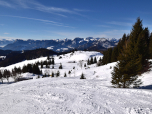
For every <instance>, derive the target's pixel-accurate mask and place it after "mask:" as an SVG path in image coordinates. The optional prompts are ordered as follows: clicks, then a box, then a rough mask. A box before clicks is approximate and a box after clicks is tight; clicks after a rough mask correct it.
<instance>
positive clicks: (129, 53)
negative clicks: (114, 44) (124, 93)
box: [111, 18, 150, 88]
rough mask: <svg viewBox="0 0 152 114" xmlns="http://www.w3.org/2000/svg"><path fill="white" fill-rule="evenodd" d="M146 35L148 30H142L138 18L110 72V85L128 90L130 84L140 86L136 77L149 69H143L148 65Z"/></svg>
mask: <svg viewBox="0 0 152 114" xmlns="http://www.w3.org/2000/svg"><path fill="white" fill-rule="evenodd" d="M147 33H148V29H147V28H145V29H143V28H142V21H141V20H140V18H138V19H137V22H136V23H135V25H134V26H133V29H132V31H131V34H130V37H129V39H128V40H127V42H126V43H125V45H124V47H123V51H122V52H121V53H120V54H119V57H118V59H119V61H118V62H117V65H116V66H115V67H114V70H113V72H112V81H111V83H112V84H113V85H114V86H115V87H123V88H128V87H130V85H132V84H133V85H135V86H139V85H140V84H141V82H140V80H138V75H139V74H141V73H143V72H145V71H148V70H149V68H150V67H149V68H146V69H145V67H146V66H149V65H150V63H149V62H148V60H147V57H148V52H147V51H146V50H147V48H148V46H147V45H148V44H147V39H148V37H147ZM144 50H145V52H144ZM143 69H144V71H143Z"/></svg>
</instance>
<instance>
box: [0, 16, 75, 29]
mask: <svg viewBox="0 0 152 114" xmlns="http://www.w3.org/2000/svg"><path fill="white" fill-rule="evenodd" d="M0 16H7V17H15V18H22V19H29V20H36V21H41V22H44V23H46V24H52V25H55V26H63V27H69V28H74V27H71V26H68V25H64V24H63V23H59V22H55V21H50V20H44V19H37V18H29V17H22V16H13V15H0Z"/></svg>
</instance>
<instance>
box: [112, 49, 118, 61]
mask: <svg viewBox="0 0 152 114" xmlns="http://www.w3.org/2000/svg"><path fill="white" fill-rule="evenodd" d="M118 54H119V52H118V47H117V46H116V47H114V48H113V50H112V55H111V62H116V61H117V57H118Z"/></svg>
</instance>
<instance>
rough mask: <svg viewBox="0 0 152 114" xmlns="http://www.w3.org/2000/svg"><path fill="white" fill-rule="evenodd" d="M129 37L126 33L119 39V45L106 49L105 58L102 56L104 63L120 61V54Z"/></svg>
mask: <svg viewBox="0 0 152 114" xmlns="http://www.w3.org/2000/svg"><path fill="white" fill-rule="evenodd" d="M128 39H129V35H126V34H124V35H123V37H122V38H121V39H120V40H119V42H118V44H117V46H115V47H114V48H109V49H107V50H106V51H104V52H103V55H104V56H103V58H102V63H101V64H102V65H105V64H108V63H111V62H116V61H118V56H119V54H120V53H121V52H122V49H123V46H124V45H125V43H126V42H127V40H128Z"/></svg>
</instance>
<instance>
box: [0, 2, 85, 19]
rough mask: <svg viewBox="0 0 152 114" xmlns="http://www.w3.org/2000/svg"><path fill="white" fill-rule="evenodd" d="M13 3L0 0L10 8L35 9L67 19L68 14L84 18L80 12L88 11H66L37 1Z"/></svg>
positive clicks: (1, 3) (0, 3)
mask: <svg viewBox="0 0 152 114" xmlns="http://www.w3.org/2000/svg"><path fill="white" fill-rule="evenodd" d="M11 1H13V3H12V2H10V1H7V2H6V1H3V0H0V5H3V6H6V7H10V8H17V7H20V8H24V9H33V10H38V11H41V12H47V13H52V14H55V15H58V16H62V17H67V16H66V15H65V14H66V13H68V14H76V15H80V16H84V15H82V14H80V13H78V12H79V11H87V10H79V9H74V10H72V9H71V10H70V9H66V8H59V7H52V6H46V5H43V4H41V3H39V2H37V1H36V0H11Z"/></svg>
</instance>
